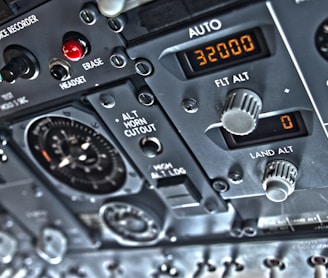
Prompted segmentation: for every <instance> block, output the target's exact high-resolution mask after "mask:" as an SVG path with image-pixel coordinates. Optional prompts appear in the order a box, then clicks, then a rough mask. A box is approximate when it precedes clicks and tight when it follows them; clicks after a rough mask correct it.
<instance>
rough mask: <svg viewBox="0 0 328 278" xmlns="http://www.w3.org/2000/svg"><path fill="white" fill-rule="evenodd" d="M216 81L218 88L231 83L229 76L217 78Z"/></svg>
mask: <svg viewBox="0 0 328 278" xmlns="http://www.w3.org/2000/svg"><path fill="white" fill-rule="evenodd" d="M214 82H215V85H216V86H217V87H218V88H220V87H225V86H228V85H230V82H229V79H228V77H223V78H219V79H216V80H214Z"/></svg>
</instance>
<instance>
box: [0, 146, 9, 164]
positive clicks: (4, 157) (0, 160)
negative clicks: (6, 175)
mask: <svg viewBox="0 0 328 278" xmlns="http://www.w3.org/2000/svg"><path fill="white" fill-rule="evenodd" d="M7 160H8V156H7V155H6V154H5V151H4V150H3V149H0V164H1V163H4V162H7Z"/></svg>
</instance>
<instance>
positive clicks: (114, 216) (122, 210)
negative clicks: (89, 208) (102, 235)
mask: <svg viewBox="0 0 328 278" xmlns="http://www.w3.org/2000/svg"><path fill="white" fill-rule="evenodd" d="M100 217H101V218H102V220H103V221H104V223H105V224H106V226H107V228H109V229H110V230H111V231H112V232H113V233H114V234H116V235H117V236H118V237H119V238H120V239H121V240H123V241H125V242H126V241H127V242H136V243H138V242H139V243H140V242H150V241H153V240H155V239H156V238H158V235H159V232H160V229H159V225H158V224H157V223H156V221H155V219H154V218H153V217H151V216H150V215H149V214H148V213H146V212H145V211H144V210H142V209H140V208H138V207H136V206H132V205H130V204H125V203H117V202H115V203H110V204H106V205H104V206H102V207H101V208H100Z"/></svg>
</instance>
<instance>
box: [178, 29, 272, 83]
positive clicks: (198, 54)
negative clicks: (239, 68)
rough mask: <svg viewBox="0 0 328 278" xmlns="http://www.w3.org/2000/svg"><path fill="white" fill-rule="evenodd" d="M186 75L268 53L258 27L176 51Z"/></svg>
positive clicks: (207, 70)
mask: <svg viewBox="0 0 328 278" xmlns="http://www.w3.org/2000/svg"><path fill="white" fill-rule="evenodd" d="M177 55H178V58H179V60H180V62H181V65H182V67H183V69H184V70H185V73H186V75H187V76H190V77H192V76H196V75H198V74H202V73H207V72H209V71H211V70H216V69H220V68H224V67H228V66H232V65H237V64H241V63H244V62H248V61H251V60H255V59H259V58H262V57H266V56H268V55H269V51H268V48H267V45H266V42H265V40H264V36H263V34H262V31H261V29H260V28H253V29H251V30H247V31H243V32H240V33H236V34H233V35H231V36H227V37H222V38H219V39H216V40H213V41H210V42H207V43H204V44H201V45H198V46H196V47H193V48H189V49H187V50H185V51H181V52H179V53H177Z"/></svg>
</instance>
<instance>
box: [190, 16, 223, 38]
mask: <svg viewBox="0 0 328 278" xmlns="http://www.w3.org/2000/svg"><path fill="white" fill-rule="evenodd" d="M221 27H222V23H221V21H220V20H218V19H212V20H211V21H206V22H203V23H202V24H199V25H195V26H194V27H190V28H189V38H190V39H192V38H193V37H199V36H203V35H205V34H207V33H211V32H212V31H218V30H220V29H221Z"/></svg>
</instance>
